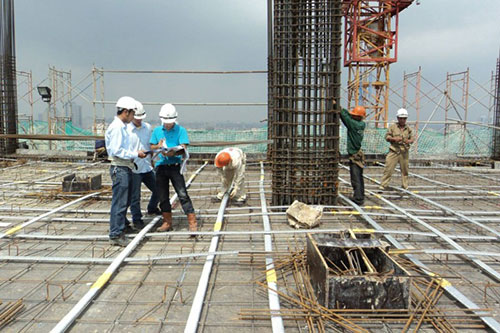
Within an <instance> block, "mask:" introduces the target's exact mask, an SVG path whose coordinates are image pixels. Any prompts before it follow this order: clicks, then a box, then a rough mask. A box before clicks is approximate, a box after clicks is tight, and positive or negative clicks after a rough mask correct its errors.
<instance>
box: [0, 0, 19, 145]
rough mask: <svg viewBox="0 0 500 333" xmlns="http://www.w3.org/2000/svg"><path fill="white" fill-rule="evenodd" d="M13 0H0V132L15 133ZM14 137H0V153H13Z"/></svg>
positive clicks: (15, 93) (15, 96) (15, 94)
mask: <svg viewBox="0 0 500 333" xmlns="http://www.w3.org/2000/svg"><path fill="white" fill-rule="evenodd" d="M16 88H17V87H16V57H15V39H14V1H13V0H0V134H16V133H17V127H16V126H17V89H16ZM16 148H17V140H16V139H4V138H0V153H1V154H11V153H15V152H16Z"/></svg>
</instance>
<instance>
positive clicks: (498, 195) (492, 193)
mask: <svg viewBox="0 0 500 333" xmlns="http://www.w3.org/2000/svg"><path fill="white" fill-rule="evenodd" d="M488 194H491V195H496V196H497V197H500V194H498V193H496V192H492V191H490V192H488Z"/></svg>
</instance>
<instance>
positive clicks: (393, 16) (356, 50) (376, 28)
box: [343, 0, 413, 127]
mask: <svg viewBox="0 0 500 333" xmlns="http://www.w3.org/2000/svg"><path fill="white" fill-rule="evenodd" d="M412 2H413V0H389V1H387V0H384V1H381V0H344V1H343V5H344V13H345V14H344V15H345V28H344V66H345V67H348V69H349V71H348V72H349V74H348V75H349V77H348V83H347V86H348V87H347V89H348V101H347V106H348V108H352V107H354V106H356V105H363V106H364V107H365V108H366V110H367V119H368V120H375V126H376V127H387V117H388V108H389V65H390V64H391V63H393V62H396V61H397V45H398V20H399V13H400V12H401V11H402V10H404V9H405V8H407V7H408V6H409V5H411V3H412Z"/></svg>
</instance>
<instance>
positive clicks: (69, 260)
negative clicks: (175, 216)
mask: <svg viewBox="0 0 500 333" xmlns="http://www.w3.org/2000/svg"><path fill="white" fill-rule="evenodd" d="M344 231H345V230H344ZM354 231H355V229H354ZM355 232H356V231H355ZM389 253H390V254H397V255H399V254H404V255H407V254H432V255H434V254H447V255H450V254H451V255H460V256H484V257H500V252H483V251H458V250H446V249H398V250H390V251H389ZM240 254H248V255H262V254H265V255H266V256H268V255H269V254H271V255H273V253H272V252H267V251H266V252H262V251H247V250H234V251H215V252H200V253H185V254H172V255H165V256H148V257H137V258H125V259H124V260H123V262H127V263H139V264H140V263H147V264H150V263H152V262H158V261H168V260H179V259H187V258H199V257H209V256H216V255H217V256H237V255H240ZM278 255H279V254H278ZM114 260H116V258H85V257H81V258H75V257H43V256H42V257H40V256H0V261H8V262H22V263H44V264H45V263H46V264H54V263H56V264H85V265H87V264H96V265H104V264H109V263H112V262H113V261H114ZM275 290H278V289H275ZM272 310H273V309H271V312H272ZM278 317H280V316H279V315H278ZM280 318H281V317H280Z"/></svg>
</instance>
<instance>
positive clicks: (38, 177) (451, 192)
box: [0, 161, 500, 333]
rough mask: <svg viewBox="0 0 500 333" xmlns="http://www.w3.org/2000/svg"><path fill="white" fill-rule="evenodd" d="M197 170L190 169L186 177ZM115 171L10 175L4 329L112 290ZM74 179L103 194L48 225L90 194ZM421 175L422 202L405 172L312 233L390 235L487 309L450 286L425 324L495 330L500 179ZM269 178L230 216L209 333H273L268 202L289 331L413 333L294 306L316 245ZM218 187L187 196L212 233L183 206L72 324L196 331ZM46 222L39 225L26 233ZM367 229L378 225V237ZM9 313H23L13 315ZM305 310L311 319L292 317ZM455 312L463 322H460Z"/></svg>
mask: <svg viewBox="0 0 500 333" xmlns="http://www.w3.org/2000/svg"><path fill="white" fill-rule="evenodd" d="M198 167H199V166H196V165H191V166H189V169H188V174H187V175H186V179H188V178H189V176H191V175H192V174H193V172H194V171H195V170H196V169H197V168H198ZM108 168H109V165H108V164H101V163H97V164H90V163H63V162H61V163H56V162H39V161H38V162H28V163H26V164H16V163H13V164H11V165H10V166H5V167H3V168H2V169H1V171H2V172H1V173H0V190H1V196H0V233H1V235H3V237H2V238H1V239H0V267H1V269H0V301H1V302H2V304H0V324H1V325H4V326H3V327H2V331H5V332H44V331H50V330H51V329H52V328H54V327H55V326H56V324H57V323H58V322H59V321H60V320H61V319H62V318H63V317H64V316H66V314H67V313H68V312H69V311H70V310H71V309H72V308H73V307H74V306H75V304H77V303H78V302H79V301H80V299H81V298H82V297H83V296H84V295H85V294H86V293H87V292H88V291H89V289H90V288H92V287H93V286H95V285H96V283H98V284H99V282H96V281H98V279H99V277H100V276H102V274H103V273H104V272H105V270H106V268H107V267H108V266H109V265H110V264H111V261H112V260H113V259H114V258H116V257H117V256H118V255H119V254H120V252H121V251H122V250H123V248H119V247H116V246H111V245H109V243H108V239H107V234H108V225H109V222H108V221H109V209H110V202H111V195H110V178H109V172H108ZM72 172H77V173H82V174H86V175H96V174H101V175H102V177H103V184H104V187H103V189H102V191H104V192H103V193H101V194H99V195H96V196H94V197H91V198H89V199H86V200H82V201H80V202H77V203H74V204H72V205H70V206H68V207H66V208H63V209H62V210H60V211H58V212H55V213H53V214H50V215H47V216H46V217H41V215H42V214H45V213H47V212H49V211H51V210H54V209H56V208H58V207H61V206H63V205H65V204H67V203H69V202H71V201H73V200H76V199H79V198H81V197H83V196H85V195H88V193H76V194H65V193H62V192H61V190H60V189H61V180H62V177H63V176H64V175H67V174H69V173H72ZM382 172H383V168H382V167H381V166H370V167H368V168H366V170H365V176H368V177H371V179H373V180H379V179H380V178H381V175H382ZM410 172H412V173H415V174H416V175H418V176H415V175H410V188H409V190H410V191H409V192H402V191H401V190H400V189H399V186H400V178H399V175H398V173H397V172H396V173H395V174H394V176H393V179H392V182H391V185H392V186H393V188H392V189H390V190H387V191H384V192H379V190H378V184H376V183H375V182H373V181H371V180H368V179H366V180H365V186H366V190H367V195H366V201H365V204H364V205H363V206H362V207H361V208H360V209H358V208H357V207H353V206H350V205H348V204H347V203H346V202H345V201H343V200H342V199H340V200H339V205H338V206H328V207H325V208H324V214H323V217H322V219H321V225H320V227H319V228H316V229H313V231H314V232H321V231H322V230H326V229H328V230H330V231H334V230H339V231H340V230H347V229H365V231H367V230H368V231H367V232H372V233H374V234H375V236H376V237H380V238H383V237H384V235H390V236H391V237H393V238H394V239H395V240H397V241H398V242H399V243H400V244H401V245H402V246H403V247H404V248H405V249H406V250H405V251H406V252H405V251H401V252H403V253H399V254H398V255H396V254H395V256H397V258H399V260H403V261H404V260H406V259H405V258H406V257H405V254H408V255H411V256H413V257H414V258H417V259H418V260H420V262H422V263H423V264H425V265H426V266H427V269H428V270H429V271H430V272H433V273H435V274H437V275H438V276H439V277H440V278H442V281H446V286H448V285H451V286H453V287H454V288H455V289H456V290H458V292H460V293H461V294H462V295H463V296H465V297H466V298H467V299H468V300H469V301H470V302H473V303H474V304H475V305H476V306H477V308H471V309H469V311H465V310H464V309H465V307H464V306H463V305H462V304H461V303H460V302H459V301H457V298H456V294H455V295H454V294H453V293H451V294H450V293H449V292H448V290H449V289H448V290H447V291H446V292H444V293H443V295H442V296H441V297H440V299H439V302H437V303H436V304H434V307H435V308H434V309H433V310H432V311H429V312H428V313H427V314H426V315H427V316H428V318H438V319H439V320H442V321H446V320H448V321H449V323H450V325H451V326H452V329H453V330H457V331H463V332H470V331H487V330H491V327H490V328H488V325H487V324H486V323H485V321H483V320H481V318H480V316H479V315H477V314H474V310H476V312H477V311H481V313H482V316H483V317H488V318H492V319H493V321H495V322H496V321H500V310H499V309H500V305H499V303H500V273H499V272H500V261H499V256H500V246H499V244H498V239H499V237H498V234H496V233H500V226H499V223H500V214H499V212H500V173H499V172H498V170H492V169H487V168H453V167H445V166H432V167H419V166H411V167H410ZM262 175H263V178H262V179H263V181H262V183H261V166H260V164H259V163H257V162H255V163H250V164H249V166H248V170H247V174H246V185H247V191H248V201H247V203H246V204H245V205H244V206H243V207H237V206H235V205H234V204H233V203H229V204H228V207H227V208H226V210H225V211H224V218H223V220H222V226H221V231H222V234H220V235H219V243H218V246H217V251H218V252H219V254H217V255H215V257H214V259H213V268H212V270H211V273H210V275H209V280H208V287H207V290H206V294H205V296H204V297H203V303H202V308H201V314H200V317H199V322H198V331H199V332H234V331H235V330H237V331H238V332H242V333H243V332H264V331H272V325H271V319H270V318H271V316H270V311H269V300H268V290H267V288H266V285H265V282H266V271H265V267H266V266H265V263H264V258H265V257H266V254H265V245H264V234H263V233H262V231H263V230H264V226H263V225H264V224H263V214H262V207H263V205H262V202H261V192H262V193H263V194H264V196H265V198H266V202H267V205H268V206H267V210H268V212H269V214H268V215H267V216H268V217H269V219H270V224H271V229H272V230H273V231H276V232H277V233H274V234H272V247H273V249H272V252H271V253H270V254H269V253H268V256H270V257H273V258H274V260H275V264H277V267H276V273H277V275H276V276H277V285H278V290H277V291H278V297H279V299H280V304H281V312H280V313H279V314H280V315H281V316H282V318H283V323H284V327H285V330H286V331H287V332H308V331H310V330H314V331H321V330H326V331H342V330H343V331H363V330H366V331H372V332H377V331H380V330H384V331H388V332H390V331H401V330H402V329H403V327H404V324H401V322H399V321H391V320H386V319H384V320H381V319H380V318H381V317H380V316H379V317H373V318H372V319H370V317H369V316H368V317H363V316H358V317H356V316H355V314H356V311H355V310H353V312H354V314H353V313H350V314H349V316H350V318H351V319H350V320H353V322H354V323H355V324H356V326H355V328H352V327H351V329H348V328H346V327H342V325H337V324H335V323H332V322H330V321H329V320H328V316H327V315H325V313H311V312H310V311H309V312H308V311H307V308H304V307H300V306H298V305H297V304H296V303H294V302H290V301H289V300H287V299H286V298H285V296H286V295H291V291H293V290H298V289H300V286H298V285H296V284H297V280H296V277H295V278H291V277H290V276H291V275H287V274H288V273H289V271H286V270H285V268H283V267H281V266H279V265H278V264H279V263H282V262H283V261H284V260H285V261H286V260H291V259H289V257H290V256H291V254H292V253H297V252H300V251H301V250H303V249H304V247H305V237H306V234H305V232H303V231H302V230H298V231H296V230H295V229H292V228H291V227H290V226H289V225H288V222H287V219H286V214H285V212H284V209H283V208H282V207H272V206H270V202H271V192H270V191H271V183H270V180H271V177H270V174H269V173H268V169H267V168H266V169H263V172H262ZM340 178H341V184H342V186H341V188H340V193H341V195H345V196H349V195H350V192H351V190H350V185H348V184H345V183H342V181H345V182H347V183H348V182H349V172H348V170H346V169H340ZM218 181H219V180H218V178H217V176H216V173H215V169H214V167H213V166H211V165H208V166H206V167H205V168H203V170H201V172H200V173H199V175H197V176H196V177H195V178H194V180H193V182H192V185H191V187H190V188H189V189H188V192H189V194H190V196H191V199H192V200H193V204H194V206H195V209H196V212H197V217H198V224H199V229H200V231H202V232H205V234H203V235H199V236H198V237H197V239H192V238H189V234H188V232H187V220H186V218H185V215H184V214H183V212H182V211H181V210H180V207H179V206H176V207H175V209H174V214H173V215H174V231H173V232H171V233H168V234H157V233H148V234H147V235H146V236H145V237H144V239H143V240H142V241H141V242H140V244H139V245H138V246H137V247H136V248H135V250H134V251H133V252H132V253H131V255H130V256H128V258H127V259H126V261H125V262H124V263H122V264H121V265H120V266H119V269H118V270H117V272H116V273H115V274H113V275H112V276H111V277H110V279H109V281H107V283H105V284H103V285H102V288H101V289H100V290H99V292H98V293H97V295H96V296H95V297H94V298H93V300H92V301H91V302H90V304H89V305H88V306H86V307H85V310H84V311H83V313H82V314H81V315H79V316H78V317H77V318H76V320H75V321H74V323H73V324H72V326H71V327H70V330H71V331H72V332H89V331H98V332H101V331H108V332H111V331H127V332H160V331H161V332H179V331H181V330H184V327H185V326H186V322H187V320H188V316H189V314H190V312H191V309H192V307H193V303H194V299H195V294H196V290H197V288H198V285H199V283H200V277H201V275H202V271H203V269H204V265H205V263H206V260H207V252H208V251H209V248H210V243H211V241H212V238H213V236H214V235H213V234H211V233H210V232H212V231H213V230H214V226H215V225H216V223H217V222H218V218H217V213H218V210H219V207H220V204H221V203H220V202H214V201H213V197H214V196H215V194H216V193H217V187H218ZM261 184H262V186H261ZM148 199H149V192H148V191H147V190H146V189H145V187H144V188H143V195H142V200H143V202H142V207H145V206H146V203H147V200H148ZM36 218H39V220H36ZM153 218H154V216H147V215H145V217H144V220H145V222H150V221H152V219H153ZM34 219H35V222H33V223H31V224H29V225H27V226H25V227H23V228H16V226H21V224H23V223H26V222H28V221H33V220H34ZM367 219H371V221H374V222H376V223H377V224H378V226H379V231H375V230H374V229H375V228H374V227H373V224H370V223H368V221H367ZM280 231H281V233H280ZM130 237H131V238H132V237H134V235H130ZM453 251H455V252H453ZM485 253H486V254H487V255H485ZM287 258H288V259H287ZM287 272H288V273H287ZM420 274H421V273H420ZM424 275H425V274H424ZM420 277H421V278H423V279H426V278H428V276H423V277H422V276H420ZM420 277H419V278H420ZM440 281H441V280H440ZM441 284H442V285H444V284H445V283H444V282H442V283H441ZM16 302H18V303H17V305H16ZM22 305H23V306H24V307H22ZM7 306H10V308H15V309H18V310H16V311H10V312H9V311H8V309H6V307H7ZM297 309H298V310H299V311H300V313H301V315H296V314H294V315H291V313H292V312H293V311H296V310H297ZM439 309H442V310H441V311H440V310H439ZM453 311H462V312H461V313H462V314H461V315H456V316H454V315H453V314H454V312H453ZM306 312H308V313H307V314H304V313H306ZM257 314H258V315H257ZM358 315H359V313H358ZM405 316H406V317H409V316H410V314H409V313H407V314H405ZM419 316H420V317H423V316H422V315H419ZM419 316H417V317H419ZM360 318H361V319H360ZM384 318H385V317H384ZM406 319H407V318H406ZM425 319H426V320H422V323H421V326H420V327H419V329H420V331H429V332H433V331H438V328H436V327H435V326H433V324H432V321H431V320H427V318H425ZM318 320H320V322H321V323H322V324H321V323H320V322H319V321H318ZM417 321H418V320H417V319H416V320H415V322H412V323H411V324H410V329H414V328H416V327H417ZM318 323H319V324H318ZM318 325H319V326H318ZM322 325H323V326H322ZM358 327H359V329H358Z"/></svg>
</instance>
